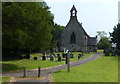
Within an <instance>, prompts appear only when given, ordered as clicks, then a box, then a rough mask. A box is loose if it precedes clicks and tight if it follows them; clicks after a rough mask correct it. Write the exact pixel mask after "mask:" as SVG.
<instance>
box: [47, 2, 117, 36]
mask: <svg viewBox="0 0 120 84" xmlns="http://www.w3.org/2000/svg"><path fill="white" fill-rule="evenodd" d="M118 1H119V0H45V2H47V5H48V6H49V7H51V8H50V11H51V12H52V13H53V14H54V17H55V18H54V21H55V22H56V23H57V24H60V25H63V26H66V25H67V23H68V21H69V19H70V9H71V8H72V6H73V5H75V7H76V9H77V11H78V12H77V19H78V21H79V22H80V23H82V25H83V28H84V29H85V30H86V32H87V33H88V35H90V36H95V35H96V34H97V33H96V32H97V31H106V32H107V33H108V32H112V31H113V27H114V26H115V25H116V24H117V23H118Z"/></svg>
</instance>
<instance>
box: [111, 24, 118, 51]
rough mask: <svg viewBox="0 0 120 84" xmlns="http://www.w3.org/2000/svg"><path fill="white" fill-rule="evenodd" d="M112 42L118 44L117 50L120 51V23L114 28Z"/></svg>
mask: <svg viewBox="0 0 120 84" xmlns="http://www.w3.org/2000/svg"><path fill="white" fill-rule="evenodd" d="M111 36H112V39H111V40H112V42H113V43H117V48H118V49H120V23H118V24H117V26H115V27H114V28H113V32H112V35H111Z"/></svg>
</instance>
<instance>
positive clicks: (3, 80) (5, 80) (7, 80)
mask: <svg viewBox="0 0 120 84" xmlns="http://www.w3.org/2000/svg"><path fill="white" fill-rule="evenodd" d="M1 79H2V81H1V82H2V83H1V84H7V83H9V82H10V79H11V77H1Z"/></svg>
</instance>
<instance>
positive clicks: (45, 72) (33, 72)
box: [2, 52, 102, 84]
mask: <svg viewBox="0 0 120 84" xmlns="http://www.w3.org/2000/svg"><path fill="white" fill-rule="evenodd" d="M101 55H102V52H97V53H94V54H92V55H91V56H90V57H88V58H86V59H83V60H78V61H75V62H71V63H70V67H74V66H79V65H81V64H85V63H88V62H91V61H93V60H95V59H97V58H98V57H100V56H101ZM66 68H67V65H66V64H63V65H58V66H54V67H48V68H42V70H41V77H43V79H41V80H40V79H28V80H17V82H15V83H14V84H20V82H50V76H49V75H50V73H52V72H55V71H58V70H62V69H66ZM2 75H3V76H10V77H22V76H23V71H16V72H10V73H3V74H2ZM27 76H29V77H37V76H38V71H37V69H33V70H27ZM22 84H23V83H22Z"/></svg>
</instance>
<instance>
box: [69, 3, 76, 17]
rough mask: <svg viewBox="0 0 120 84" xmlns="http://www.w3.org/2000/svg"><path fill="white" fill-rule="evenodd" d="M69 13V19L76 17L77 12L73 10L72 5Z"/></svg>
mask: <svg viewBox="0 0 120 84" xmlns="http://www.w3.org/2000/svg"><path fill="white" fill-rule="evenodd" d="M70 13H71V16H70V17H71V18H72V17H77V10H76V8H75V6H74V5H73V7H72V8H71V10H70Z"/></svg>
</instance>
